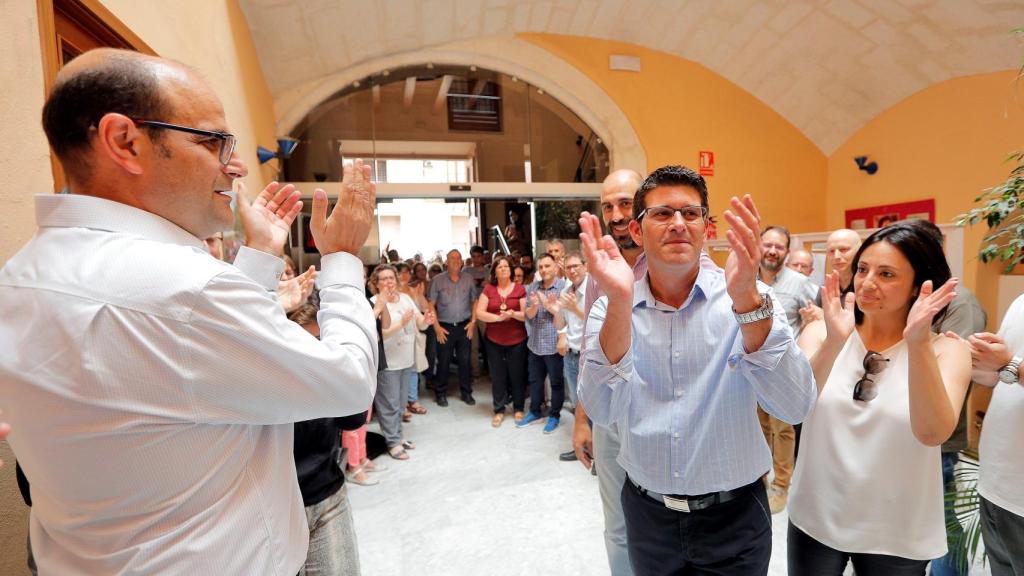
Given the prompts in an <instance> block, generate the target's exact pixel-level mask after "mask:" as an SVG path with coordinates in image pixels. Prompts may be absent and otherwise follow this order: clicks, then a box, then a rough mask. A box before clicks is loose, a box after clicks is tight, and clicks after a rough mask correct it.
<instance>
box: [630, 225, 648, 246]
mask: <svg viewBox="0 0 1024 576" xmlns="http://www.w3.org/2000/svg"><path fill="white" fill-rule="evenodd" d="M629 235H630V236H631V237H632V238H633V242H636V245H637V246H639V247H641V248H643V247H644V233H643V228H641V227H640V222H639V221H637V220H630V221H629Z"/></svg>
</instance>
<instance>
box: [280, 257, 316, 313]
mask: <svg viewBox="0 0 1024 576" xmlns="http://www.w3.org/2000/svg"><path fill="white" fill-rule="evenodd" d="M316 277H317V271H316V268H315V267H313V266H310V267H309V269H307V270H306V271H305V272H303V273H302V274H299V275H298V276H296V277H294V278H292V279H290V280H282V281H280V282H278V283H277V302H278V304H280V305H281V307H282V308H284V311H285V313H288V312H291V311H292V310H296V309H297V308H298V307H299V306H302V305H303V304H305V303H306V300H307V299H308V298H309V295H310V294H312V293H313V288H314V287H315V286H316Z"/></svg>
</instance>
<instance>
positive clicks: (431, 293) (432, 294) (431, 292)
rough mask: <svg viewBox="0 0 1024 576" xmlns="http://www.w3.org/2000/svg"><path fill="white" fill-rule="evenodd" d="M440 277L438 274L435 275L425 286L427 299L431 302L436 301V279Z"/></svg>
mask: <svg viewBox="0 0 1024 576" xmlns="http://www.w3.org/2000/svg"><path fill="white" fill-rule="evenodd" d="M440 277H441V276H440V275H438V276H435V277H434V279H433V280H431V281H430V286H429V287H428V288H427V300H429V301H431V302H437V291H438V290H439V288H438V287H437V279H438V278H440Z"/></svg>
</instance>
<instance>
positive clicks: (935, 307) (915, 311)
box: [903, 278, 957, 343]
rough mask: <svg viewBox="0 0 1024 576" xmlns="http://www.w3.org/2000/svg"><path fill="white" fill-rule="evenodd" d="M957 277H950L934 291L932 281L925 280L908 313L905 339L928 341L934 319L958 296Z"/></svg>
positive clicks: (904, 331) (904, 333) (909, 341)
mask: <svg viewBox="0 0 1024 576" xmlns="http://www.w3.org/2000/svg"><path fill="white" fill-rule="evenodd" d="M956 285H957V279H956V278H950V279H949V280H947V281H946V283H945V284H943V285H942V286H941V287H940V288H939V289H938V290H934V291H933V287H932V281H931V280H925V281H924V284H922V285H921V290H920V291H919V292H918V294H917V300H915V301H914V305H913V306H911V307H910V313H909V314H907V327H906V328H904V329H903V339H904V340H906V341H907V342H908V343H911V342H927V341H928V340H929V339H930V338H931V334H932V320H933V319H934V318H935V315H936V314H938V313H939V311H940V310H942V309H943V308H945V307H946V305H948V304H949V303H950V302H952V301H953V298H955V297H956Z"/></svg>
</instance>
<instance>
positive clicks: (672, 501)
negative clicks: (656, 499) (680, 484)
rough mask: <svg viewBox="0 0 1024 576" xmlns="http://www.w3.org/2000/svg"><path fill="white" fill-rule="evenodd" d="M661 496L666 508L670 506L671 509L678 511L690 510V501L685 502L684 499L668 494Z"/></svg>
mask: <svg viewBox="0 0 1024 576" xmlns="http://www.w3.org/2000/svg"><path fill="white" fill-rule="evenodd" d="M663 498H665V507H666V508H671V509H672V510H676V511H678V512H689V511H690V503H689V502H687V501H686V500H684V499H681V498H672V497H670V496H664V497H663Z"/></svg>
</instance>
